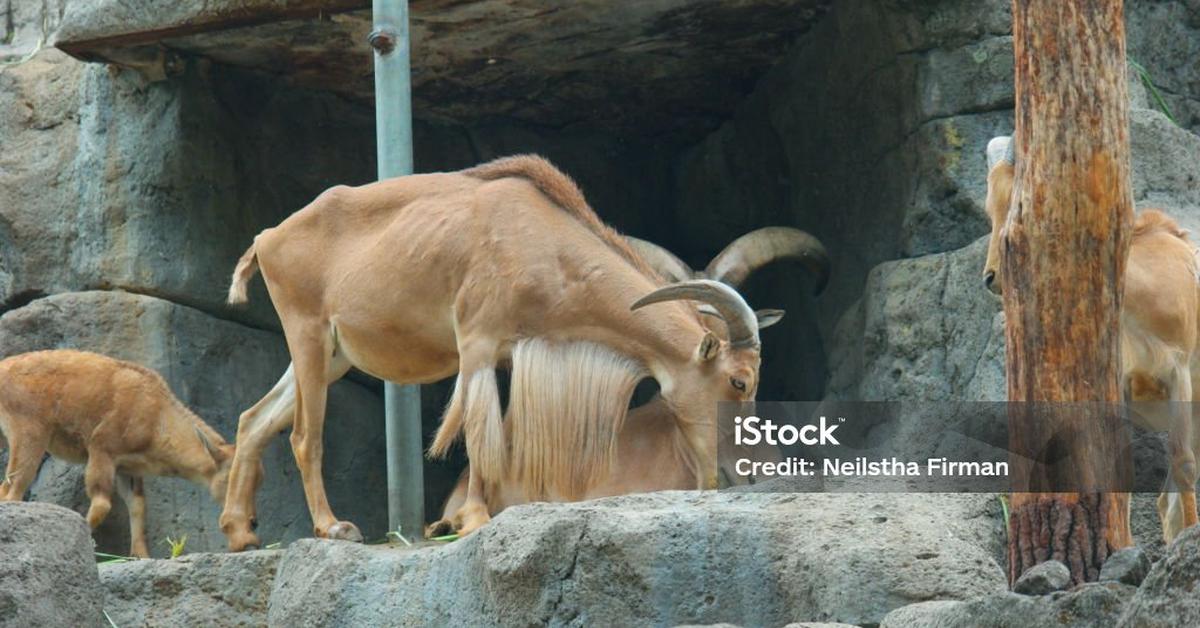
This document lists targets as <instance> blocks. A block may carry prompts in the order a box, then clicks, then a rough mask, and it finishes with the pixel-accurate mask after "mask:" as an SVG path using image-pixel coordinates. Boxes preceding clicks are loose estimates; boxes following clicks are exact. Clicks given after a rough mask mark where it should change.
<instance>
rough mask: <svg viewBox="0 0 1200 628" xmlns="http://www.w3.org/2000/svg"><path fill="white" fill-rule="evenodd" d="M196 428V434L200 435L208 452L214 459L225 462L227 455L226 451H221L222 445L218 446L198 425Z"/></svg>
mask: <svg viewBox="0 0 1200 628" xmlns="http://www.w3.org/2000/svg"><path fill="white" fill-rule="evenodd" d="M195 429H196V436H198V437H200V442H201V443H203V444H204V450H205V451H207V452H208V455H210V456H212V458H213V460H216V461H217V462H223V461H224V460H225V458H226V457H227V456H226V455H225V452H224V451H221V448H220V447H217V446H216V445H214V444H213V442H212V441H210V440H208V437H207V436H205V435H204V432H202V431H200V428H198V427H197V428H195Z"/></svg>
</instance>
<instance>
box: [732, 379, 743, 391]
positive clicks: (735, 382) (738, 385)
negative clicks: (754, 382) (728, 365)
mask: <svg viewBox="0 0 1200 628" xmlns="http://www.w3.org/2000/svg"><path fill="white" fill-rule="evenodd" d="M729 384H730V385H731V386H733V387H734V388H736V389H738V390H739V391H741V392H746V382H743V381H742V380H740V379H738V378H736V377H730V378H729Z"/></svg>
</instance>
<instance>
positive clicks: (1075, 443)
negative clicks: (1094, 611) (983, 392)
mask: <svg viewBox="0 0 1200 628" xmlns="http://www.w3.org/2000/svg"><path fill="white" fill-rule="evenodd" d="M1013 44H1014V53H1015V58H1016V133H1015V138H1014V141H1015V142H1016V178H1015V187H1014V191H1013V197H1012V198H1013V200H1012V207H1011V209H1010V212H1009V218H1008V222H1007V224H1006V236H1005V241H1004V246H1005V249H1004V251H1005V255H1004V264H1003V267H1002V271H1001V272H1002V273H1003V280H1004V281H1003V284H1004V286H1005V287H1006V289H1005V290H1004V311H1005V314H1006V317H1007V330H1006V337H1007V343H1008V344H1007V375H1008V398H1009V401H1010V402H1019V403H1017V404H1012V413H1011V415H1010V416H1011V419H1012V421H1013V422H1012V424H1011V426H1010V446H1011V449H1012V450H1013V451H1014V452H1026V453H1027V454H1028V455H1030V456H1033V457H1034V458H1035V460H1034V461H1032V462H1030V461H1028V460H1027V459H1026V463H1025V464H1018V465H1017V466H1016V467H1014V478H1013V480H1014V487H1013V488H1014V491H1016V490H1026V491H1033V492H1024V493H1014V494H1013V495H1012V498H1011V508H1010V513H1011V514H1010V517H1011V518H1010V530H1011V534H1010V538H1009V546H1008V552H1009V577H1010V580H1015V579H1016V578H1017V577H1018V576H1019V575H1020V574H1022V573H1023V572H1024V571H1025V570H1026V569H1028V568H1029V567H1031V566H1033V565H1035V564H1037V563H1040V562H1043V561H1046V560H1051V559H1053V560H1060V561H1062V562H1064V563H1066V564H1067V566H1068V567H1070V569H1071V574H1072V578H1073V580H1074V581H1075V582H1081V581H1085V580H1095V579H1096V578H1097V577H1098V575H1099V570H1100V566H1101V565H1102V564H1103V562H1104V559H1105V558H1106V557H1107V556H1108V555H1109V554H1110V553H1111V552H1113V551H1114V550H1116V549H1119V548H1122V547H1126V546H1128V545H1130V544H1132V537H1131V535H1130V532H1129V495H1128V493H1116V492H1106V491H1113V490H1120V489H1121V488H1122V487H1127V486H1128V478H1129V477H1130V475H1129V470H1130V469H1129V462H1128V454H1129V448H1128V435H1127V433H1126V432H1125V431H1124V429H1123V428H1122V427H1121V420H1120V416H1119V413H1118V412H1117V411H1116V410H1117V403H1118V402H1119V401H1120V355H1119V351H1120V343H1119V328H1118V324H1119V316H1120V307H1121V298H1122V292H1123V278H1124V272H1125V261H1126V257H1127V255H1128V251H1129V242H1130V236H1131V232H1132V221H1133V208H1132V202H1133V196H1132V193H1131V191H1130V190H1131V188H1130V176H1129V122H1128V117H1129V112H1128V100H1129V99H1128V93H1127V90H1128V87H1127V84H1126V78H1125V72H1126V70H1125V25H1124V21H1123V18H1122V0H1085V1H1080V2H1064V1H1062V0H1013ZM1043 402H1092V403H1090V404H1087V405H1082V404H1081V405H1072V406H1070V407H1069V408H1068V407H1064V406H1057V407H1056V408H1055V409H1054V410H1052V411H1047V410H1048V409H1049V408H1048V406H1046V405H1044V403H1043ZM1034 403H1037V404H1039V405H1038V407H1036V408H1035V407H1034V405H1033V404H1034ZM1125 490H1128V489H1125ZM1050 491H1054V492H1050ZM1068 491H1074V492H1068Z"/></svg>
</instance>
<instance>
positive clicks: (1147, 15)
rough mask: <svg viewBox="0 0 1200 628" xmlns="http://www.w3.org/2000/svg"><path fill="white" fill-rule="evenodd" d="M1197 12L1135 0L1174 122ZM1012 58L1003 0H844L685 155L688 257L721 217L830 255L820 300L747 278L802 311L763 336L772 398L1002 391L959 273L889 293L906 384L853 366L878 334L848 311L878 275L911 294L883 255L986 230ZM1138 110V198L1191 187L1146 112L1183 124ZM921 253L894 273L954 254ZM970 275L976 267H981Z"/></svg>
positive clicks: (1184, 104)
mask: <svg viewBox="0 0 1200 628" xmlns="http://www.w3.org/2000/svg"><path fill="white" fill-rule="evenodd" d="M1197 15H1198V13H1197V7H1196V5H1195V3H1193V2H1158V1H1149V0H1146V1H1141V0H1130V1H1129V2H1126V16H1127V28H1128V40H1129V41H1128V46H1129V51H1130V58H1132V59H1136V60H1137V61H1139V62H1140V63H1141V64H1142V65H1144V66H1146V67H1147V69H1148V70H1149V71H1150V73H1151V74H1152V76H1153V78H1154V79H1155V82H1156V83H1157V84H1158V85H1159V89H1160V91H1161V92H1162V93H1163V94H1166V96H1165V98H1166V100H1167V102H1168V105H1169V107H1171V109H1172V110H1173V112H1174V113H1175V115H1176V118H1177V120H1179V123H1180V124H1181V125H1182V126H1183V127H1184V128H1185V129H1187V128H1190V129H1191V130H1193V131H1195V130H1197V129H1198V128H1200V127H1197V125H1196V118H1195V114H1194V113H1191V112H1192V111H1193V110H1194V106H1195V102H1197V99H1198V98H1200V82H1198V81H1197V77H1198V76H1200V61H1198V59H1200V56H1198V55H1196V54H1193V51H1194V48H1195V47H1196V46H1198V45H1200V26H1198V22H1197ZM1012 74H1013V59H1012V37H1011V15H1010V3H1009V2H1008V1H1007V0H985V1H982V2H962V1H960V0H937V1H933V2H911V1H905V0H877V1H874V2H840V3H834V5H833V6H832V8H831V10H830V12H829V14H828V15H827V16H826V17H825V18H824V19H823V20H822V21H821V22H819V23H818V24H817V25H816V26H815V27H814V29H813V30H812V31H811V32H810V33H809V34H807V35H806V36H805V37H804V38H803V39H802V40H801V41H799V42H798V43H797V44H796V46H795V47H794V48H793V49H792V51H790V52H789V53H788V54H787V55H785V56H784V57H783V58H782V59H781V60H780V62H779V63H778V64H777V65H776V66H775V67H774V68H773V69H772V70H770V71H769V72H768V73H767V74H766V75H765V76H764V77H763V78H762V79H761V80H760V81H759V82H758V84H757V86H756V87H755V89H754V91H753V92H752V93H751V94H750V95H749V96H748V97H747V99H746V100H745V101H744V102H743V103H742V104H741V105H740V106H739V108H738V110H737V111H736V112H735V113H734V115H733V116H732V118H731V119H730V120H729V121H727V122H726V123H725V124H724V125H722V126H721V128H720V129H718V130H717V131H715V132H714V133H712V134H711V135H709V136H708V137H706V138H705V139H703V140H702V141H701V142H699V143H698V144H696V145H695V146H693V147H692V148H691V149H689V150H688V151H686V152H685V153H684V154H683V155H682V157H681V158H680V159H679V161H678V163H677V166H676V172H677V179H676V184H677V189H678V195H677V205H676V207H675V213H676V219H675V221H674V224H677V225H678V228H679V230H680V232H681V233H682V234H684V239H683V241H682V242H681V243H680V244H679V245H677V247H678V248H679V249H680V250H682V251H683V252H684V254H685V255H691V256H692V258H696V259H698V260H705V259H707V258H708V257H707V256H711V254H712V253H713V252H715V251H716V250H717V249H719V245H720V243H721V240H722V234H723V233H729V232H740V231H744V230H747V229H749V228H753V227H757V226H762V225H767V224H786V225H792V226H795V227H799V228H802V229H806V230H809V231H811V232H812V233H814V234H815V235H817V236H818V237H819V238H821V239H822V240H823V241H824V242H825V244H826V246H827V247H828V248H829V250H830V253H831V255H832V258H833V278H832V280H831V281H830V285H829V289H828V290H827V291H826V292H825V294H822V295H820V296H819V297H817V298H816V299H813V298H812V297H810V296H809V294H808V290H807V289H806V288H807V287H808V284H806V283H804V282H803V281H797V280H796V279H795V278H794V275H785V274H783V273H780V272H774V273H772V274H770V275H768V276H764V277H762V278H755V279H754V280H752V281H751V282H750V285H749V286H747V290H746V292H747V295H748V297H749V298H750V300H751V303H753V304H754V305H755V306H756V307H783V308H786V309H788V310H789V311H790V312H795V313H796V314H798V315H799V318H800V320H799V321H796V320H793V321H792V324H793V325H794V327H792V328H790V329H789V330H787V332H786V333H784V334H779V333H777V334H775V335H774V336H772V335H771V332H767V333H766V334H764V344H765V346H766V349H765V352H764V353H765V355H764V363H763V373H764V380H765V381H770V380H772V379H779V380H782V382H781V383H780V384H777V385H776V386H775V387H768V388H765V389H764V390H763V395H761V396H762V397H763V398H785V399H819V398H821V397H822V396H824V395H825V394H826V393H828V394H833V395H842V394H843V393H844V392H845V391H846V390H847V388H848V387H849V388H855V387H857V388H861V392H862V394H865V395H867V396H865V397H862V398H864V399H882V398H889V399H890V398H892V397H888V396H887V395H888V394H890V393H893V392H895V393H897V394H900V395H901V396H904V395H909V394H913V395H925V396H927V397H931V398H938V399H941V398H957V399H980V398H994V396H993V395H992V394H990V393H991V392H994V391H995V390H997V389H996V388H995V386H996V385H997V382H999V386H1000V387H1001V388H1002V387H1003V380H1002V379H1000V380H997V379H996V378H997V374H996V372H995V366H994V364H993V363H988V362H986V361H985V362H981V361H980V360H979V359H978V358H979V355H980V354H981V352H982V351H991V353H992V354H994V355H993V359H994V357H995V355H998V354H995V348H994V346H993V347H992V348H991V349H987V347H986V345H987V343H988V342H989V340H988V338H989V334H990V333H991V332H990V331H989V332H988V333H986V334H981V333H976V332H973V331H968V330H967V329H966V327H968V326H972V325H975V324H976V323H977V322H979V324H982V325H984V326H986V327H987V328H988V329H989V330H991V329H993V328H994V329H999V328H998V327H994V325H993V323H994V321H993V320H992V319H993V316H994V313H995V311H994V309H992V308H991V307H990V306H988V305H987V303H988V302H989V301H988V299H987V298H986V295H980V294H977V292H978V291H972V290H968V289H966V285H965V284H964V285H963V286H962V287H959V286H957V285H955V286H949V285H946V286H945V288H946V289H947V290H950V291H951V294H949V295H941V294H939V295H932V294H926V295H924V296H921V297H918V296H917V295H908V296H903V297H897V299H895V301H896V303H895V306H902V307H905V306H906V305H905V304H907V306H906V307H907V309H908V314H907V316H905V317H904V318H902V319H899V320H897V321H896V322H894V323H890V324H889V325H890V327H891V328H892V330H901V329H902V330H903V332H902V333H903V334H909V335H910V336H909V337H901V338H899V340H900V341H902V342H905V343H907V344H908V345H909V349H908V350H909V351H910V352H911V354H912V359H913V360H919V361H923V362H924V364H911V365H906V366H905V368H904V369H903V370H905V371H908V370H909V367H910V366H911V367H912V375H913V377H915V378H918V379H920V380H921V385H920V386H913V387H911V388H910V389H909V390H910V391H911V392H909V393H905V392H902V391H897V390H895V389H894V387H893V386H891V385H890V384H887V383H886V382H885V381H884V380H883V379H879V378H876V377H875V375H872V374H869V373H865V372H862V371H861V369H859V368H858V367H853V366H852V367H848V366H847V363H848V362H854V361H855V360H858V357H857V354H858V353H860V351H859V349H862V350H864V351H871V345H872V343H873V342H876V341H877V340H878V338H875V337H871V336H870V335H867V336H862V335H857V336H855V335H854V334H851V335H852V336H854V337H853V338H849V339H848V338H846V337H845V334H844V332H845V330H844V329H843V328H842V326H843V325H852V326H856V327H857V326H858V323H855V322H853V321H854V320H855V317H857V316H859V315H860V314H859V312H858V311H857V310H858V309H859V308H860V306H859V305H858V304H857V303H858V300H859V298H860V297H863V298H864V299H866V300H867V301H873V302H878V303H882V302H883V301H884V300H885V297H884V296H883V295H881V294H878V293H877V291H878V290H894V291H895V292H896V294H901V293H902V290H903V289H904V288H903V286H904V285H906V284H907V282H908V281H909V279H904V278H900V277H897V276H895V272H893V269H895V268H896V267H894V266H886V267H883V268H882V269H877V267H878V266H879V265H880V264H883V263H885V262H889V261H891V260H897V259H909V258H915V257H920V256H923V255H928V254H935V253H941V252H947V251H955V250H958V249H961V248H963V247H965V246H967V245H969V244H971V243H972V242H974V241H975V240H977V239H978V238H980V237H981V236H983V235H985V234H986V233H988V231H989V228H990V227H989V224H988V221H987V217H986V215H985V212H984V209H983V202H984V197H985V195H986V180H985V174H986V173H985V168H986V166H985V163H984V151H983V149H984V146H986V144H987V141H988V140H989V139H990V138H992V137H994V136H996V135H1001V134H1010V133H1011V132H1012V125H1013V122H1012V106H1013V86H1012ZM1131 76H1132V73H1131ZM1131 94H1132V95H1133V97H1134V99H1135V105H1138V106H1141V107H1148V106H1151V105H1153V104H1154V101H1153V100H1151V99H1150V98H1149V97H1148V95H1147V93H1146V92H1145V90H1144V89H1143V88H1142V86H1141V85H1140V83H1139V81H1138V80H1137V77H1136V76H1133V78H1132V80H1131ZM1134 123H1135V125H1137V124H1140V125H1142V126H1143V127H1147V128H1145V129H1143V130H1144V131H1145V132H1139V133H1135V135H1134V139H1133V142H1134V145H1133V151H1134V153H1135V156H1136V157H1137V159H1138V160H1139V162H1138V163H1139V164H1140V167H1139V168H1138V169H1137V170H1136V172H1135V176H1136V177H1137V178H1136V180H1135V183H1136V184H1137V185H1136V187H1137V190H1138V197H1137V200H1138V201H1139V203H1143V202H1144V203H1161V204H1166V205H1168V206H1172V205H1173V204H1174V205H1178V204H1179V203H1178V202H1174V203H1173V201H1187V202H1189V203H1191V202H1194V200H1193V199H1194V195H1195V189H1196V187H1195V183H1194V182H1189V181H1188V180H1186V179H1183V180H1175V181H1172V182H1169V183H1168V182H1166V181H1164V180H1163V178H1164V177H1167V176H1173V175H1168V174H1165V173H1175V172H1176V171H1177V170H1178V167H1173V168H1171V167H1168V168H1164V167H1163V164H1178V163H1180V162H1186V161H1187V160H1188V159H1194V156H1191V155H1189V154H1187V153H1186V152H1184V153H1181V152H1180V150H1181V148H1180V146H1179V145H1178V143H1167V144H1163V143H1162V142H1160V141H1158V137H1159V136H1160V135H1162V133H1163V132H1165V131H1162V130H1161V129H1160V130H1154V129H1150V128H1148V127H1151V126H1154V127H1158V126H1174V125H1171V124H1170V123H1169V122H1168V121H1167V120H1165V119H1162V118H1153V119H1151V118H1145V119H1143V120H1141V121H1138V120H1135V121H1134ZM1147 144H1150V145H1147ZM1185 148H1186V147H1185ZM1144 203H1143V204H1144ZM971 250H972V251H974V252H973V253H971V254H972V255H979V252H978V251H976V250H975V249H971ZM687 259H690V258H687ZM920 264H921V267H919V268H918V267H913V268H912V269H911V270H907V269H906V270H902V271H898V272H905V273H909V272H911V273H912V275H911V279H914V280H918V281H921V280H924V281H926V282H929V281H934V277H940V278H942V279H943V280H944V279H947V278H948V277H949V275H947V274H946V272H945V271H946V268H947V267H946V266H945V265H942V264H939V263H938V262H934V261H925V262H921V263H920ZM966 266H970V264H967V265H966ZM922 273H927V274H926V275H922ZM885 276H886V277H885ZM967 276H970V278H969V281H974V271H973V270H971V271H970V272H966V273H965V275H964V277H967ZM964 280H965V281H968V279H964ZM926 285H928V283H926ZM889 286H891V287H889ZM929 290H933V289H932V288H929ZM938 290H940V288H939V289H938ZM946 298H949V299H950V300H949V301H946ZM935 304H936V305H935ZM868 307H870V306H868ZM948 307H952V308H953V310H952V311H951V310H948V309H947V308H948ZM989 310H991V311H989ZM979 317H982V319H979ZM977 319H978V320H977ZM881 320H882V319H881ZM942 327H945V328H947V329H948V332H947V333H949V334H950V335H954V334H955V333H957V334H958V336H965V337H955V338H954V340H955V343H956V344H953V345H948V344H942V338H941V337H940V335H941V332H939V334H935V335H933V336H931V335H929V334H927V333H925V330H931V329H935V328H942ZM855 333H857V332H855ZM935 336H936V337H935ZM860 338H861V341H860ZM848 341H849V342H850V344H847V342H848ZM964 343H965V344H967V345H972V346H971V348H964ZM992 344H993V345H994V343H992ZM973 345H980V346H977V347H975V346H973ZM847 351H849V352H850V355H847ZM947 353H957V354H961V355H960V356H959V357H958V358H954V359H957V360H959V362H961V364H955V365H953V367H952V368H953V369H957V371H956V372H955V373H951V374H947V373H946V370H947V369H946V368H943V366H941V365H940V364H939V363H940V362H943V361H944V357H945V354H947ZM967 354H972V355H967ZM976 366H978V367H979V368H980V369H981V370H978V372H977V369H976ZM926 367H928V368H926ZM847 368H849V369H850V370H849V373H848V372H847ZM868 368H870V367H869V366H868ZM889 373H890V374H892V373H894V372H893V371H889ZM890 376H893V375H889V377H890ZM985 380H986V381H985ZM922 386H927V387H925V388H923V387H922ZM778 393H781V394H780V396H779V397H773V396H772V395H773V394H778Z"/></svg>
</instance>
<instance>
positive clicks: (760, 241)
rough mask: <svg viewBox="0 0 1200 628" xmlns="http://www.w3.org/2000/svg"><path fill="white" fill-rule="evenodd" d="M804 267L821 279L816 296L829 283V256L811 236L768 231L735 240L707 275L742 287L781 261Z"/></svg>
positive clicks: (786, 230)
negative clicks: (765, 267)
mask: <svg viewBox="0 0 1200 628" xmlns="http://www.w3.org/2000/svg"><path fill="white" fill-rule="evenodd" d="M789 259H790V260H795V261H798V262H800V263H801V264H804V266H805V267H807V268H808V270H810V271H812V273H813V275H815V276H816V279H817V289H816V294H821V291H822V290H824V289H825V284H827V283H829V254H828V253H826V252H825V245H823V244H821V241H820V240H818V239H816V238H815V237H813V236H812V235H811V234H809V233H806V232H804V231H801V230H799V229H793V228H791V227H764V228H762V229H756V230H754V231H751V232H750V233H747V234H746V235H744V236H742V237H740V238H738V239H736V240H734V241H733V242H732V243H731V244H730V245H729V246H727V247H725V250H724V251H721V252H720V253H718V254H717V256H716V257H714V258H713V260H712V261H711V262H709V263H708V268H706V269H705V270H704V273H705V274H706V275H708V276H709V277H711V278H712V279H716V280H717V281H723V282H725V283H727V284H729V285H731V286H733V287H735V288H736V287H738V286H740V285H741V284H742V282H743V281H745V280H746V278H747V277H749V276H750V274H751V273H753V272H754V271H756V270H758V269H759V268H762V267H763V266H766V265H767V264H770V263H771V262H775V261H778V260H789Z"/></svg>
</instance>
